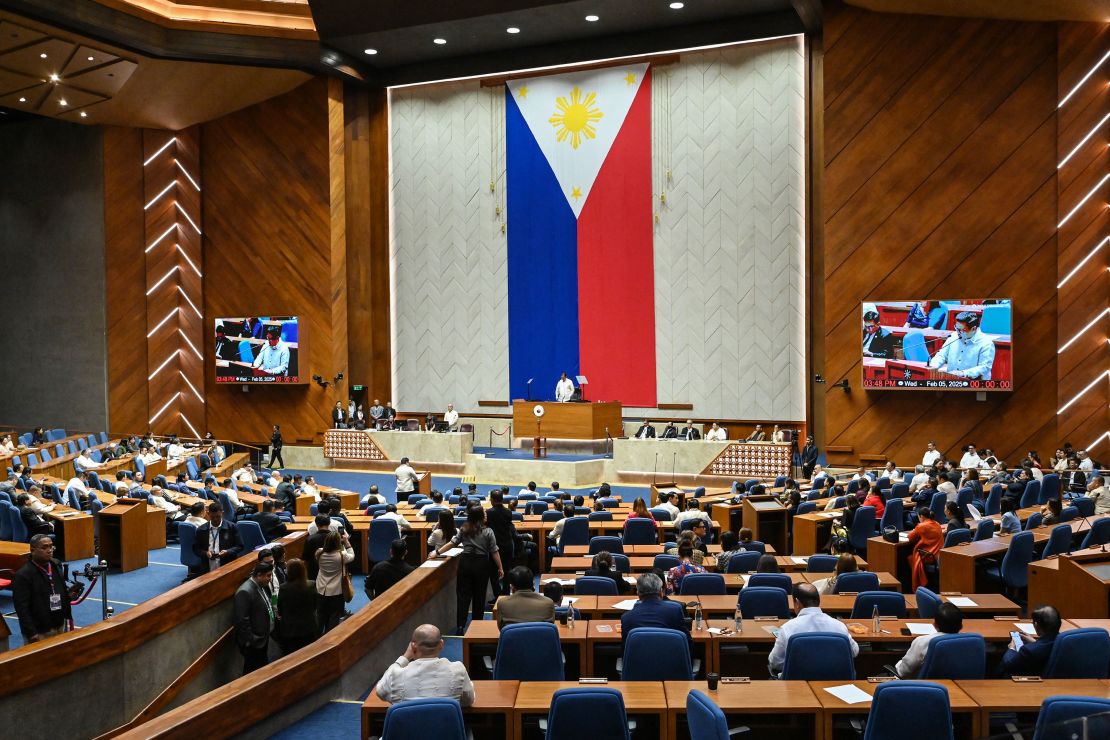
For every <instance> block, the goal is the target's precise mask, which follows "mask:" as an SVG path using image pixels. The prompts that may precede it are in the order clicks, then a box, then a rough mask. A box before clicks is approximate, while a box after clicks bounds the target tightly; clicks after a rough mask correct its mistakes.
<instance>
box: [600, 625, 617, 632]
mask: <svg viewBox="0 0 1110 740" xmlns="http://www.w3.org/2000/svg"><path fill="white" fill-rule="evenodd" d="M597 631H598V632H612V631H613V625H611V624H599V625H598V626H597Z"/></svg>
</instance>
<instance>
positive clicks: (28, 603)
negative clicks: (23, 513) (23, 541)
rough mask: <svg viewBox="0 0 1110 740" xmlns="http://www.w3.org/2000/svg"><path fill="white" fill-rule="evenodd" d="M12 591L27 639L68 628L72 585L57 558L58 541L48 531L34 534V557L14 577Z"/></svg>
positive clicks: (27, 641)
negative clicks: (56, 546) (67, 583)
mask: <svg viewBox="0 0 1110 740" xmlns="http://www.w3.org/2000/svg"><path fill="white" fill-rule="evenodd" d="M12 593H13V596H14V601H15V613H16V614H17V615H18V617H19V629H20V631H21V632H22V633H23V641H24V643H27V644H30V643H32V642H38V641H39V640H44V639H46V638H47V637H53V636H54V635H60V634H61V633H62V632H64V631H65V628H66V624H67V623H68V622H69V620H70V618H71V612H70V608H69V587H68V586H67V585H66V580H65V575H64V574H63V567H62V564H61V562H59V561H58V560H55V559H54V541H53V540H52V539H50V537H48V536H47V535H45V534H36V535H34V536H33V537H31V557H30V560H29V561H28V562H27V564H26V565H24V566H23V567H22V568H20V569H19V570H18V571H17V572H16V574H15V576H14V577H13V578H12Z"/></svg>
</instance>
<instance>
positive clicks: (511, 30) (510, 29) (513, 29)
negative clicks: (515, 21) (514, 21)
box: [505, 26, 520, 33]
mask: <svg viewBox="0 0 1110 740" xmlns="http://www.w3.org/2000/svg"><path fill="white" fill-rule="evenodd" d="M505 33H520V29H519V28H517V27H516V26H509V27H508V28H506V29H505Z"/></svg>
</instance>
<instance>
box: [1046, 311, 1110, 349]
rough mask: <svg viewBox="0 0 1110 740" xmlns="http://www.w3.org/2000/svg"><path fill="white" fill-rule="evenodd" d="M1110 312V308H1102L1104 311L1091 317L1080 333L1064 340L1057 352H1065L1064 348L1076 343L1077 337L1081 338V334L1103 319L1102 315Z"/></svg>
mask: <svg viewBox="0 0 1110 740" xmlns="http://www.w3.org/2000/svg"><path fill="white" fill-rule="evenodd" d="M1108 313H1110V308H1106V309H1103V310H1102V311H1101V312H1100V313H1099V314H1098V315H1097V316H1095V317H1094V318H1093V319H1091V323H1089V324H1087V325H1086V326H1084V327H1083V328H1082V329H1080V330H1079V333H1078V334H1076V335H1075V336H1074V337H1072V338H1071V339H1069V340H1068V341H1066V342H1064V345H1063V346H1062V347H1060V349H1058V350H1056V354H1061V353H1062V352H1063V351H1064V350H1066V349H1067V348H1068V347H1070V346H1072V344H1074V343H1075V341H1076V340H1077V339H1079V338H1080V337H1081V336H1083V335H1084V334H1086V333H1087V331H1088V330H1089V329H1090V328H1091V327H1092V326H1094V325H1095V324H1097V323H1098V322H1099V320H1101V319H1102V317H1103V316H1105V315H1106V314H1108Z"/></svg>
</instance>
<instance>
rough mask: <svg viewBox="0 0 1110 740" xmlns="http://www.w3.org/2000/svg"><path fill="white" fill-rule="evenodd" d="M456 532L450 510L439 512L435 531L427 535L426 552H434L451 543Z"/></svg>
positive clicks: (453, 517)
mask: <svg viewBox="0 0 1110 740" xmlns="http://www.w3.org/2000/svg"><path fill="white" fill-rule="evenodd" d="M457 531H458V530H457V529H456V528H455V515H454V514H452V513H451V511H450V510H444V511H441V512H439V521H438V522H436V527H435V529H433V530H432V533H431V534H430V535H428V551H429V552H436V551H438V550H439V548H441V547H443V546H444V545H445V544H447V543H448V542H450V541H451V538H452V537H454V536H455V533H456V532H457Z"/></svg>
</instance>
